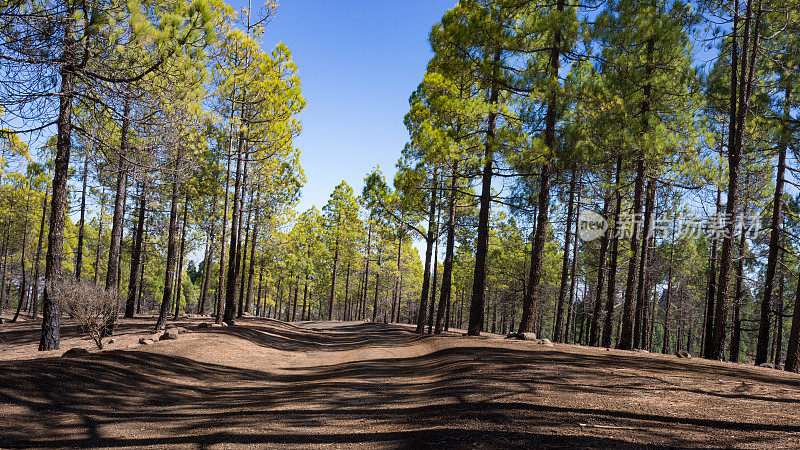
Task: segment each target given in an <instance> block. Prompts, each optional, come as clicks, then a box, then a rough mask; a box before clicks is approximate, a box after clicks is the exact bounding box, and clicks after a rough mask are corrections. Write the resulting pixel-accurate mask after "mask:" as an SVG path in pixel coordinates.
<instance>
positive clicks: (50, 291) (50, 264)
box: [39, 3, 78, 351]
mask: <svg viewBox="0 0 800 450" xmlns="http://www.w3.org/2000/svg"><path fill="white" fill-rule="evenodd" d="M75 11H76V7H75V5H74V4H72V3H68V4H67V10H66V12H65V17H68V18H69V19H67V21H66V24H65V29H64V37H63V42H64V53H63V54H62V55H61V60H62V61H64V62H65V64H64V65H62V66H61V93H60V94H61V95H59V97H58V98H59V100H58V101H59V108H58V120H57V122H56V123H57V130H58V131H57V138H56V139H57V140H56V157H55V165H54V168H55V170H54V171H53V197H52V200H51V202H50V233H49V235H48V238H47V256H46V257H45V268H44V279H45V284H44V298H43V301H42V335H41V339H40V340H39V350H40V351H41V350H58V347H59V342H60V340H61V297H60V296H59V294H58V284H59V283H61V277H62V274H63V265H62V261H63V258H64V220H65V216H66V208H67V197H68V194H69V192H68V189H67V180H68V179H69V154H70V152H71V151H72V137H71V132H72V100H73V97H74V95H75V92H74V89H75V66H74V63H75V61H76V60H77V51H78V49H77V43H76V40H75V37H74V36H73V33H74V29H75V19H73V18H72V16H73V15H74V13H75Z"/></svg>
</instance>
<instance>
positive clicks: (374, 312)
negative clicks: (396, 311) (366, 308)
mask: <svg viewBox="0 0 800 450" xmlns="http://www.w3.org/2000/svg"><path fill="white" fill-rule="evenodd" d="M380 286H381V252H380V249H379V250H378V271H377V272H375V297H374V299H373V300H372V321H373V322H375V319H376V318H377V315H378V292H379V289H380Z"/></svg>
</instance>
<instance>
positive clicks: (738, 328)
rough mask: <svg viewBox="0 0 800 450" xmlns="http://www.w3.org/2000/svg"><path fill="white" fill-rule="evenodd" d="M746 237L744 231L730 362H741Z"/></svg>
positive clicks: (738, 270) (737, 270) (735, 296)
mask: <svg viewBox="0 0 800 450" xmlns="http://www.w3.org/2000/svg"><path fill="white" fill-rule="evenodd" d="M746 237H747V235H746V233H745V232H744V230H742V236H741V237H740V239H739V262H738V264H737V266H736V292H734V299H733V331H732V333H731V353H730V357H729V360H730V361H733V362H739V348H740V344H741V339H742V315H741V304H742V294H743V293H744V291H743V287H742V284H743V282H744V247H745V238H746ZM782 281H783V278H781V282H782ZM780 300H781V302H782V301H783V286H781V296H780ZM776 364H777V361H776Z"/></svg>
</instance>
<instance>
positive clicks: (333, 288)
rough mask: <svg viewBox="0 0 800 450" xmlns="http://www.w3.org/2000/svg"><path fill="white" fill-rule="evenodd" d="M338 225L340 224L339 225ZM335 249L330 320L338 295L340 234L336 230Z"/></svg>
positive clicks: (329, 305) (329, 311) (329, 307)
mask: <svg viewBox="0 0 800 450" xmlns="http://www.w3.org/2000/svg"><path fill="white" fill-rule="evenodd" d="M337 226H338V225H337ZM336 233H337V234H336V242H335V244H334V245H335V249H334V251H333V272H332V273H331V295H330V297H329V299H328V320H331V319H332V318H333V299H334V298H335V297H336V268H337V265H338V264H339V234H338V230H337V231H336Z"/></svg>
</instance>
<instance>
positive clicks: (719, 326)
mask: <svg viewBox="0 0 800 450" xmlns="http://www.w3.org/2000/svg"><path fill="white" fill-rule="evenodd" d="M735 3H737V4H738V0H737V1H736V2H735ZM752 3H753V0H747V9H746V17H745V22H744V23H745V26H744V36H743V37H742V70H741V71H740V73H739V83H738V86H736V85H734V87H738V89H734V90H733V92H732V93H731V95H732V96H733V95H736V91H738V94H739V101H738V105H739V107H738V108H736V104H735V103H734V102H731V111H732V112H734V111H735V113H736V114H735V115H734V114H732V117H731V130H730V131H731V135H732V136H733V142H731V141H730V140H729V150H728V202H727V206H726V208H725V212H726V215H729V216H731V217H733V216H734V215H735V214H736V212H737V209H738V206H739V176H740V171H741V161H742V138H743V127H744V119H745V117H746V115H747V110H748V106H749V98H748V97H749V96H748V91H749V88H748V86H749V85H750V84H751V83H752V79H753V66H754V65H755V64H754V63H755V59H754V57H755V50H756V49H757V47H758V42H757V38H756V39H755V40H754V43H753V55H752V57H751V58H752V61H751V62H750V64H749V73H748V76H747V78H745V72H746V69H748V64H747V50H748V48H749V40H750V21H751V13H752ZM737 7H738V5H737ZM737 14H738V10H737ZM760 15H761V12H760V8H759V18H760ZM756 22H758V20H757V21H756ZM757 29H758V23H756V30H757ZM756 36H758V34H757V31H756ZM734 37H735V36H734ZM731 67H732V68H731V73H732V75H735V73H736V64H735V63H733V62H732V64H731ZM731 78H732V79H735V78H736V77H735V76H732V77H731ZM733 83H734V82H732V84H733ZM731 144H732V145H731ZM725 228H726V233H725V237H724V238H723V240H722V254H721V255H720V267H719V287H718V289H717V298H716V301H715V305H714V327H713V330H714V335H713V341H712V342H711V350H712V351H711V352H710V353H708V354H706V355H705V357H706V358H710V359H718V360H721V359H723V357H724V353H723V352H724V345H725V334H726V332H727V316H728V308H727V297H728V284H729V283H728V277H729V272H730V265H731V259H732V256H733V231H734V220H729V221H727V223H726V224H725Z"/></svg>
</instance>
